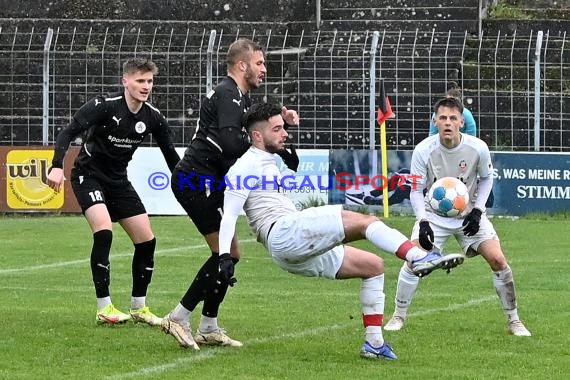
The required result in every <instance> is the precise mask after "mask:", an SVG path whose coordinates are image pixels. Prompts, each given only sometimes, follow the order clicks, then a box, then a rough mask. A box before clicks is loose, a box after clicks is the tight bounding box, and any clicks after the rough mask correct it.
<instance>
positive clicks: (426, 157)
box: [410, 133, 493, 227]
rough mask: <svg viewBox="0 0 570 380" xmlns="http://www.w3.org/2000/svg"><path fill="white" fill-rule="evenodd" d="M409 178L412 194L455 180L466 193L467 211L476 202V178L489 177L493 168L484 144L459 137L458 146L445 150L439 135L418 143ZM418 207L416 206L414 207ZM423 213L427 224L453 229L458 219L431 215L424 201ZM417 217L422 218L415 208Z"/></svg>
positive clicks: (465, 136) (477, 140)
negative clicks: (412, 181)
mask: <svg viewBox="0 0 570 380" xmlns="http://www.w3.org/2000/svg"><path fill="white" fill-rule="evenodd" d="M410 172H411V175H415V176H417V177H416V178H418V180H417V182H416V188H415V189H413V188H412V191H419V192H422V194H423V191H424V189H429V188H430V187H431V185H432V184H433V183H434V182H435V181H436V180H438V179H440V178H443V177H455V178H458V179H459V180H460V181H461V182H463V183H465V185H466V186H467V189H468V190H469V199H470V204H469V206H468V207H469V209H468V211H470V209H471V208H472V207H473V204H474V203H475V200H476V199H477V183H478V178H487V177H489V176H492V173H493V164H492V163H491V154H490V152H489V148H488V147H487V144H485V142H484V141H483V140H481V139H478V138H477V137H473V136H470V135H466V134H463V133H462V134H461V142H460V143H459V145H458V146H456V147H455V148H453V149H447V148H446V147H444V146H443V145H441V143H440V138H439V135H433V136H430V137H428V138H426V139H425V140H423V141H422V142H420V143H419V144H418V145H417V146H416V148H415V149H414V152H413V154H412V163H411V169H410ZM416 206H418V205H416ZM423 207H424V208H425V213H427V215H428V216H429V218H428V219H429V220H430V221H437V222H439V223H440V224H441V225H444V226H449V227H453V226H455V225H456V224H457V223H458V222H459V224H460V223H461V221H462V217H461V219H459V218H458V219H454V218H445V217H440V216H438V215H436V214H435V213H433V212H431V208H430V207H429V205H428V203H427V199H426V198H425V197H424V204H423ZM414 211H415V212H416V216H418V214H420V215H421V214H422V212H421V210H419V211H420V212H418V210H416V209H415V208H414Z"/></svg>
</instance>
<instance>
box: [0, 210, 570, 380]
mask: <svg viewBox="0 0 570 380" xmlns="http://www.w3.org/2000/svg"><path fill="white" fill-rule="evenodd" d="M151 222H152V225H153V229H154V232H155V234H156V236H157V253H156V259H155V262H156V264H155V267H156V270H155V274H154V278H153V282H152V284H151V287H150V291H149V296H148V299H147V300H148V304H149V305H150V306H151V308H152V309H153V310H154V311H155V312H156V313H157V314H159V315H163V314H165V313H167V312H168V311H170V309H171V308H172V307H173V306H174V305H176V304H177V303H178V301H179V300H180V298H181V296H182V295H183V293H184V292H185V290H186V288H187V287H188V284H189V281H190V279H191V278H192V277H193V276H194V274H195V273H196V271H197V269H198V267H199V266H200V265H201V264H202V262H203V261H204V259H205V258H206V256H207V255H209V252H208V251H207V249H206V247H205V245H204V242H203V239H202V237H201V236H200V235H199V234H198V232H197V230H196V229H195V228H194V226H193V225H192V224H190V222H189V221H188V218H186V217H153V218H152V220H151ZM412 222H413V221H412V219H411V218H408V217H391V218H390V219H389V220H388V224H390V225H391V226H393V227H395V228H397V229H399V230H400V231H402V232H403V233H404V234H406V235H408V234H409V231H410V230H411V226H412ZM494 223H495V228H496V229H497V231H498V233H499V235H500V236H501V241H502V244H503V249H504V251H505V253H506V255H507V257H508V259H509V262H510V264H511V267H512V268H513V272H514V276H515V281H516V287H517V291H518V303H519V313H520V316H521V318H522V319H523V320H524V322H525V323H526V325H527V327H528V328H529V329H530V330H531V332H532V333H533V336H532V337H530V338H517V337H513V336H510V335H508V334H507V329H506V324H505V318H504V316H503V313H502V310H501V308H500V304H499V301H498V299H497V297H496V295H495V291H494V289H493V286H492V280H491V273H490V270H489V268H488V266H487V264H486V263H485V262H484V261H483V259H481V258H473V259H469V260H468V261H467V262H466V263H465V264H464V265H463V266H462V267H459V268H457V269H455V270H453V271H452V272H451V273H450V274H446V273H445V272H444V271H438V272H435V273H432V274H431V275H430V276H429V277H427V278H425V279H423V280H422V282H421V285H420V287H419V289H418V293H417V295H416V298H415V299H414V303H413V305H412V307H411V309H410V317H409V319H408V324H407V325H406V327H405V328H404V330H402V331H400V332H385V337H386V339H387V341H389V342H390V343H391V344H392V346H393V347H394V350H395V352H396V353H397V354H398V355H399V357H400V360H398V361H393V362H388V361H367V360H363V359H361V358H360V357H359V356H358V351H359V349H360V346H361V344H362V342H363V328H362V321H361V317H360V307H359V287H360V281H359V280H357V279H354V280H344V281H330V280H324V279H314V278H302V277H299V276H294V275H291V274H288V273H286V272H284V271H282V270H281V269H279V268H278V267H277V266H275V265H274V264H273V263H272V261H271V260H270V259H269V257H268V256H267V254H266V252H265V250H264V249H263V247H262V246H261V245H260V244H259V243H256V242H255V238H254V236H252V234H251V233H250V232H249V230H248V228H247V225H246V223H245V220H243V219H240V222H239V226H238V231H239V237H240V240H241V247H242V260H241V262H240V263H239V265H238V266H237V269H236V271H237V273H236V275H237V278H238V283H237V284H236V286H235V287H234V288H231V289H230V290H229V292H228V296H227V297H226V301H225V303H224V304H223V305H222V309H221V312H220V325H221V326H223V327H224V328H226V330H227V331H228V334H230V335H231V336H232V337H234V338H236V339H239V340H241V341H243V342H244V344H245V345H244V347H242V348H239V349H232V348H220V347H206V348H203V349H202V350H201V351H199V352H194V351H190V350H184V349H181V348H179V347H178V345H177V344H176V342H175V341H174V339H173V338H172V337H171V336H167V335H165V334H164V333H162V332H161V331H160V329H159V328H151V327H149V326H143V325H135V324H133V323H128V324H126V325H122V326H114V327H104V326H97V325H96V323H95V309H96V304H95V295H94V290H93V286H92V282H91V274H90V270H89V252H90V249H91V234H90V232H89V229H88V227H87V223H86V222H85V221H84V219H83V218H82V217H77V216H74V217H59V216H50V217H22V216H18V217H13V216H5V217H1V218H0V225H1V227H0V244H1V248H0V252H1V253H0V257H1V263H2V264H1V266H0V294H1V297H0V300H1V302H0V316H1V320H0V326H1V327H0V331H1V333H0V339H1V344H0V378H2V379H40V378H41V379H50V378H51V379H131V378H132V379H143V378H148V379H179V378H194V379H327V380H330V379H376V378H382V379H395V378H401V379H404V378H405V379H566V378H568V376H569V375H568V373H569V372H570V333H569V331H570V291H569V284H570V275H569V273H570V252H569V247H570V245H569V244H568V231H569V229H568V221H567V220H566V218H539V217H535V218H523V219H518V220H509V219H494ZM355 245H357V246H359V247H361V248H365V249H369V250H374V248H373V247H372V246H371V245H370V244H369V243H368V242H366V241H363V242H358V243H357V244H355ZM454 251H455V252H457V251H458V248H457V245H456V244H455V243H453V244H450V245H449V247H448V252H454ZM131 252H132V245H131V243H130V241H129V239H128V237H127V236H126V235H125V233H124V232H123V231H122V229H121V228H120V227H119V226H118V225H115V226H114V241H113V247H112V252H111V263H112V264H111V267H112V270H111V275H112V280H111V294H112V297H113V302H114V304H115V305H116V306H117V307H118V308H120V309H122V310H123V311H126V310H127V309H128V307H129V300H130V286H131V273H130V266H131V261H130V260H131ZM380 255H381V256H382V257H383V258H384V260H385V266H386V282H385V292H386V313H385V314H386V318H388V317H389V316H390V315H391V313H392V311H393V309H394V300H393V299H394V293H395V288H396V279H397V274H398V270H399V268H400V265H401V262H400V261H399V260H398V259H396V258H395V257H393V256H391V255H388V254H386V253H380ZM199 310H201V309H200V307H199V309H198V312H194V313H193V316H192V321H193V327H194V328H195V327H196V325H197V321H198V318H199Z"/></svg>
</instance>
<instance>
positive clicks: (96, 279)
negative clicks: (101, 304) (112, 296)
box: [91, 230, 113, 298]
mask: <svg viewBox="0 0 570 380" xmlns="http://www.w3.org/2000/svg"><path fill="white" fill-rule="evenodd" d="M112 241H113V231H111V230H101V231H97V232H95V233H94V234H93V247H92V248H91V274H92V276H93V284H94V285H95V294H96V295H97V298H103V297H109V285H110V284H111V264H110V263H109V252H110V251H111V243H112Z"/></svg>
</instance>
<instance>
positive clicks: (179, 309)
mask: <svg viewBox="0 0 570 380" xmlns="http://www.w3.org/2000/svg"><path fill="white" fill-rule="evenodd" d="M191 313H192V312H191V311H190V310H188V309H186V308H185V307H184V306H182V304H178V305H176V307H175V308H174V310H172V311H171V312H170V319H172V320H173V321H175V322H182V323H188V321H189V320H190V314H191Z"/></svg>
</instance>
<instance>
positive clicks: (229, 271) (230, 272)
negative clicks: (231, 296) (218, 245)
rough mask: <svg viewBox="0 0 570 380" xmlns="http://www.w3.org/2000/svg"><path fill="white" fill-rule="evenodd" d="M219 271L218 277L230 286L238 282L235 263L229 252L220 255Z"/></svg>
mask: <svg viewBox="0 0 570 380" xmlns="http://www.w3.org/2000/svg"><path fill="white" fill-rule="evenodd" d="M219 259H220V263H219V265H220V266H219V272H218V278H219V279H220V281H222V282H224V283H226V284H228V285H229V286H234V284H235V283H236V282H237V280H236V278H235V277H234V269H235V264H234V261H233V260H232V257H231V256H230V254H229V253H223V254H221V255H220V258H219Z"/></svg>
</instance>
